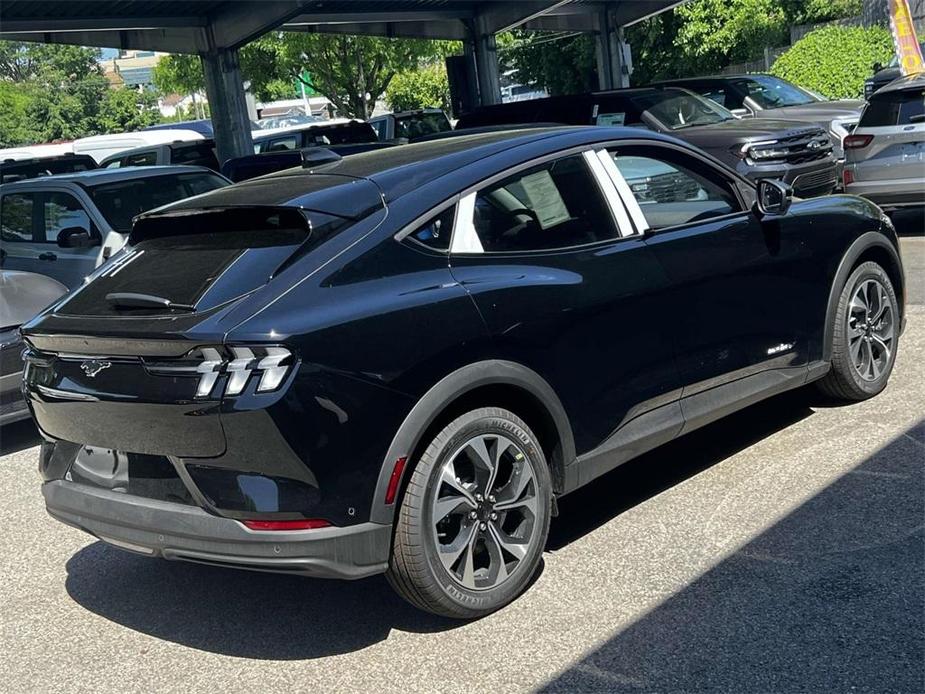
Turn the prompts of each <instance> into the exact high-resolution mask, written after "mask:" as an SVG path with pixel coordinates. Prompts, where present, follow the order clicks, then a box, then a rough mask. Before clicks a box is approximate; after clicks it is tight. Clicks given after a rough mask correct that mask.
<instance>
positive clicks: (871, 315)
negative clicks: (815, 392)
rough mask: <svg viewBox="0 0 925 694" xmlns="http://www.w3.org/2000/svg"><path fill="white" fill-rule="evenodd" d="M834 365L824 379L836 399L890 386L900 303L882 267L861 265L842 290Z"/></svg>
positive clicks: (867, 395)
mask: <svg viewBox="0 0 925 694" xmlns="http://www.w3.org/2000/svg"><path fill="white" fill-rule="evenodd" d="M833 320H834V321H835V323H834V325H833V326H832V327H833V331H832V335H833V337H832V368H831V370H830V371H829V373H828V374H826V376H825V378H823V379H822V380H821V381H819V382H818V386H819V389H820V390H821V391H822V392H823V393H824V394H826V395H827V396H829V397H831V398H835V399H838V400H845V401H850V402H856V401H860V400H866V399H867V398H870V397H873V396H874V395H877V393H879V392H880V391H882V390H883V389H884V388H886V384H887V381H889V379H890V373H891V372H892V371H893V364H894V363H895V362H896V347H897V340H898V338H899V303H898V302H897V300H896V292H895V291H894V290H893V283H892V282H890V278H889V276H888V275H887V274H886V272H885V271H884V270H883V268H882V267H880V265H878V264H877V263H874V262H866V263H862V264H861V265H859V266H858V267H857V268H856V269H855V271H854V272H852V273H851V276H850V277H849V278H848V281H847V282H846V283H845V286H844V288H843V289H842V293H841V296H840V297H839V300H838V307H837V310H836V311H835V316H834V318H833Z"/></svg>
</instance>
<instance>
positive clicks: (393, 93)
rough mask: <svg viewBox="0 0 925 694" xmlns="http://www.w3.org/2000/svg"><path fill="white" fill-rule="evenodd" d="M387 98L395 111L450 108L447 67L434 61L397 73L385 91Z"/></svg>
mask: <svg viewBox="0 0 925 694" xmlns="http://www.w3.org/2000/svg"><path fill="white" fill-rule="evenodd" d="M385 100H386V102H387V103H388V105H389V108H391V109H392V110H393V111H409V110H411V109H416V108H442V109H443V110H444V111H447V112H449V110H450V86H449V83H448V82H447V76H446V67H445V66H444V65H442V64H441V63H432V64H430V65H425V66H422V67H419V68H417V69H415V70H404V71H402V72H399V73H397V74H396V75H395V77H394V78H393V79H392V81H391V82H390V83H389V86H388V88H387V89H386V92H385Z"/></svg>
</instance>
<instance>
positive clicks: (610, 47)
mask: <svg viewBox="0 0 925 694" xmlns="http://www.w3.org/2000/svg"><path fill="white" fill-rule="evenodd" d="M594 27H595V28H594V40H595V43H596V48H597V51H596V52H597V75H598V83H599V87H600V88H601V89H620V88H623V87H628V86H630V80H629V72H628V70H626V69H624V68H625V66H624V64H623V53H622V51H621V43H622V42H623V28H622V27H620V26H619V25H617V23H616V22H615V20H614V15H613V11H612V9H610V8H608V6H606V5H605V6H603V7H602V8H601V9H600V10H599V11H598V13H597V14H596V15H595V16H594Z"/></svg>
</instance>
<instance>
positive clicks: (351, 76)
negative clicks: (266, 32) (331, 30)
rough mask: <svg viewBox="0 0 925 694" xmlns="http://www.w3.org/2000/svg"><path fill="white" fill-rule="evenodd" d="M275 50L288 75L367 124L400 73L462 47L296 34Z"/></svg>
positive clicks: (283, 36) (446, 43)
mask: <svg viewBox="0 0 925 694" xmlns="http://www.w3.org/2000/svg"><path fill="white" fill-rule="evenodd" d="M265 38H266V37H265ZM276 45H277V49H278V51H279V52H278V60H279V63H278V64H279V66H280V68H281V69H282V71H283V72H284V73H285V74H286V75H288V76H289V77H290V78H293V79H297V80H300V81H302V82H304V83H305V85H306V86H308V87H311V88H312V89H313V90H315V91H316V92H318V93H319V94H322V95H323V96H326V97H327V98H328V99H330V101H331V103H333V104H334V106H335V107H337V110H338V111H340V112H341V113H342V114H343V115H346V116H349V117H355V118H364V119H365V118H368V117H369V115H370V113H371V112H372V109H373V106H374V104H375V102H376V99H378V98H379V97H380V96H382V95H383V94H384V93H385V92H386V90H387V89H388V87H389V84H390V83H391V81H392V79H393V78H394V77H395V75H396V74H397V73H398V72H399V71H400V70H402V69H407V68H408V67H409V66H417V65H421V64H424V63H427V62H432V61H433V60H435V59H437V58H440V57H443V56H444V55H447V54H448V52H451V51H453V50H455V48H456V46H457V45H458V44H457V43H455V42H451V41H428V40H424V39H387V38H379V37H373V36H347V35H341V34H312V33H301V32H298V33H295V32H293V33H283V34H281V35H280V37H279V41H278V43H277V44H276ZM306 72H307V73H308V74H309V75H310V77H309V78H308V79H305V78H304V77H303V75H304V74H305V73H306Z"/></svg>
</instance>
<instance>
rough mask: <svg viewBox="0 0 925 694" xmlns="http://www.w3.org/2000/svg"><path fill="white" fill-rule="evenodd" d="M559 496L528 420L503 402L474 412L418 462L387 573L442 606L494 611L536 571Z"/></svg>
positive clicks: (435, 608) (404, 589)
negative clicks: (554, 493)
mask: <svg viewBox="0 0 925 694" xmlns="http://www.w3.org/2000/svg"><path fill="white" fill-rule="evenodd" d="M551 502H552V484H551V480H550V475H549V468H548V466H547V464H546V458H545V456H544V455H543V450H542V448H540V446H539V443H538V439H537V438H536V436H534V434H533V432H532V431H531V430H530V428H529V427H528V426H527V424H526V423H525V422H524V421H523V420H521V419H520V418H519V417H517V415H515V414H514V413H513V412H509V411H508V410H504V409H501V408H497V407H484V408H480V409H477V410H473V411H471V412H468V413H466V414H464V415H462V416H461V417H458V418H457V419H455V420H453V421H452V422H450V424H448V425H447V426H446V427H445V428H444V429H443V430H442V431H441V432H440V433H439V434H437V436H436V437H435V438H434V439H433V441H432V442H431V443H430V445H429V446H428V447H427V450H426V451H425V452H424V454H423V455H422V456H421V458H420V460H419V461H418V463H417V465H416V466H415V468H414V471H413V473H412V475H411V478H410V479H409V481H408V486H407V489H406V490H405V494H404V497H403V498H402V501H401V507H400V509H399V511H398V518H397V521H396V525H395V534H394V537H393V541H392V557H391V560H390V562H389V569H388V571H387V572H386V577H387V578H388V581H389V583H390V584H391V585H392V587H393V588H394V589H395V590H396V591H397V592H398V594H399V595H401V596H402V597H403V598H405V599H406V600H407V601H408V602H410V603H411V604H412V605H414V606H416V607H418V608H420V609H422V610H426V611H428V612H432V613H434V614H437V615H441V616H444V617H453V618H458V619H471V618H475V617H480V616H482V615H485V614H488V613H490V612H494V611H495V610H498V609H500V608H502V607H504V606H505V605H507V604H508V603H509V602H511V601H512V600H514V599H515V598H516V597H517V596H519V595H520V594H521V593H522V592H523V591H524V589H525V588H526V587H527V585H528V584H529V583H530V581H531V579H532V578H533V576H534V574H535V573H536V570H537V567H538V566H539V563H540V560H541V559H542V554H543V548H544V546H545V545H546V537H547V535H548V533H549V520H550V515H551V512H550V508H551Z"/></svg>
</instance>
